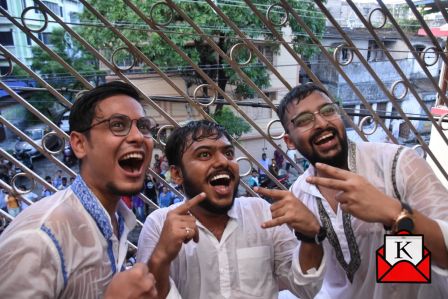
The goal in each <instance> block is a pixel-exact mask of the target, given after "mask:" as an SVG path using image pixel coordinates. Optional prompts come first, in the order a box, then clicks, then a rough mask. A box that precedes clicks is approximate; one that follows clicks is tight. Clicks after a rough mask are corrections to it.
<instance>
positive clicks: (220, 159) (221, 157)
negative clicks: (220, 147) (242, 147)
mask: <svg viewBox="0 0 448 299" xmlns="http://www.w3.org/2000/svg"><path fill="white" fill-rule="evenodd" d="M228 163H229V159H227V157H226V155H225V154H224V153H222V152H217V153H216V154H215V159H214V163H213V166H214V167H215V168H219V167H226V166H227V165H228Z"/></svg>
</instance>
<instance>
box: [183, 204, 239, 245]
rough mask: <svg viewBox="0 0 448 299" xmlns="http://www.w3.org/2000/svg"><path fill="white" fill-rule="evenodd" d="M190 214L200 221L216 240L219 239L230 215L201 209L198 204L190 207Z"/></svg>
mask: <svg viewBox="0 0 448 299" xmlns="http://www.w3.org/2000/svg"><path fill="white" fill-rule="evenodd" d="M190 212H191V214H192V215H193V216H194V217H196V219H197V220H198V221H199V222H201V223H202V225H203V226H205V227H206V228H207V229H208V230H209V231H210V232H211V233H212V234H213V235H214V236H215V237H216V239H218V240H221V237H222V234H223V232H224V229H225V228H226V226H227V222H228V221H229V219H230V217H229V215H227V213H225V214H214V213H210V212H209V211H207V210H205V209H203V208H202V207H200V206H195V207H193V208H191V209H190Z"/></svg>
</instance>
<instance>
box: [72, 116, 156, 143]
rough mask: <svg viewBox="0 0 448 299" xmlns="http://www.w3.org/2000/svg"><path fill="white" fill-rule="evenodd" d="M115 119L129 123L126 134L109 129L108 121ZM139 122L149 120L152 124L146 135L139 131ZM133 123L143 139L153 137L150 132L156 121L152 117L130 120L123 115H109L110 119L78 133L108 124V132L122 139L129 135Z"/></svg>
mask: <svg viewBox="0 0 448 299" xmlns="http://www.w3.org/2000/svg"><path fill="white" fill-rule="evenodd" d="M116 118H121V119H122V120H126V121H127V123H130V125H129V126H128V129H127V132H126V133H124V132H125V131H123V133H119V132H116V131H114V130H113V129H112V127H111V122H110V121H111V120H113V119H116ZM141 120H149V121H150V122H151V123H152V125H151V127H150V128H149V130H148V133H147V134H146V133H144V132H142V130H141V129H140V127H139V123H140V122H141ZM134 121H135V125H136V126H137V129H138V131H139V132H140V133H141V134H142V135H143V136H144V137H145V138H152V137H153V136H152V132H151V130H152V129H154V128H155V127H157V123H156V121H155V120H154V118H152V117H150V116H142V117H140V118H134V119H131V118H130V117H129V116H127V115H124V114H113V115H111V116H110V117H108V118H106V119H103V120H101V121H99V122H97V123H94V124H93V125H91V126H90V127H88V128H85V129H83V130H79V131H78V132H80V133H84V132H87V131H89V130H90V129H92V128H94V127H96V126H98V125H100V124H102V123H105V122H109V124H108V128H109V131H110V132H111V133H112V134H113V135H114V136H119V137H124V136H128V135H129V132H130V131H131V128H132V124H133V123H134Z"/></svg>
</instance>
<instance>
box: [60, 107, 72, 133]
mask: <svg viewBox="0 0 448 299" xmlns="http://www.w3.org/2000/svg"><path fill="white" fill-rule="evenodd" d="M69 117H70V111H66V112H64V114H62V116H61V119H60V120H59V128H61V130H62V131H64V132H65V133H68V132H69V131H70V125H69V122H68V119H69Z"/></svg>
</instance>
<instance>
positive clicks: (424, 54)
mask: <svg viewBox="0 0 448 299" xmlns="http://www.w3.org/2000/svg"><path fill="white" fill-rule="evenodd" d="M430 50H432V53H433V54H434V55H435V56H436V58H435V59H434V62H432V63H427V62H426V55H427V54H428V53H429V51H430ZM439 56H440V55H439V53H438V52H437V50H436V48H435V47H427V48H425V49H424V50H423V51H422V53H420V57H421V58H422V60H423V63H424V64H425V65H426V66H433V65H434V64H436V63H437V61H439Z"/></svg>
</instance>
